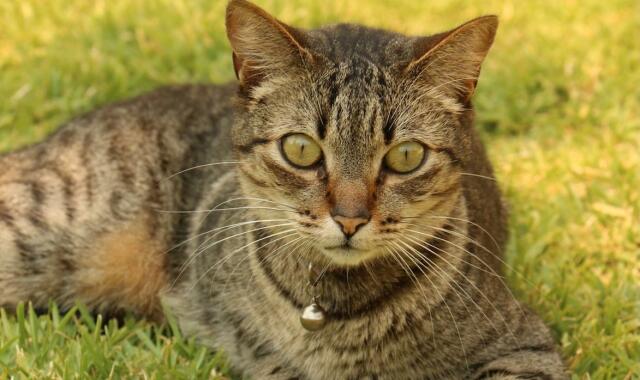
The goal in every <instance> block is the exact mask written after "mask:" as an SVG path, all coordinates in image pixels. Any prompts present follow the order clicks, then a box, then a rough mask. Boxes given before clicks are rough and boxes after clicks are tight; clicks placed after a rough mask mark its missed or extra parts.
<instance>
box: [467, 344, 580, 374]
mask: <svg viewBox="0 0 640 380" xmlns="http://www.w3.org/2000/svg"><path fill="white" fill-rule="evenodd" d="M568 378H569V377H568V374H567V373H566V372H565V370H564V365H563V363H562V359H561V358H560V355H559V354H558V353H557V352H555V350H554V349H553V347H546V346H545V347H530V348H519V349H517V350H515V351H514V352H512V353H511V354H508V355H506V356H503V357H501V358H498V359H495V360H492V361H490V362H489V363H487V364H485V365H484V366H482V367H481V368H480V369H479V370H478V371H476V372H475V373H474V375H473V376H471V379H473V380H521V379H522V380H524V379H527V380H564V379H568Z"/></svg>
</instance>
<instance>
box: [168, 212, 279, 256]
mask: <svg viewBox="0 0 640 380" xmlns="http://www.w3.org/2000/svg"><path fill="white" fill-rule="evenodd" d="M284 221H289V219H263V220H250V221H247V222H240V223H234V224H231V225H227V226H221V227H216V228H213V229H211V230H208V231H205V232H201V233H199V234H196V235H193V236H191V237H190V238H188V239H186V240H183V241H182V242H180V243H178V244H176V245H174V246H173V247H171V248H169V249H168V250H166V251H165V252H164V253H163V254H165V255H166V254H168V253H170V252H171V251H173V250H174V249H176V248H179V247H181V246H183V245H185V244H187V243H189V242H190V241H192V240H194V239H197V238H199V237H201V236H204V235H207V234H211V233H214V232H218V231H219V232H223V231H227V230H230V229H232V228H236V227H241V226H244V225H247V224H252V223H267V222H284Z"/></svg>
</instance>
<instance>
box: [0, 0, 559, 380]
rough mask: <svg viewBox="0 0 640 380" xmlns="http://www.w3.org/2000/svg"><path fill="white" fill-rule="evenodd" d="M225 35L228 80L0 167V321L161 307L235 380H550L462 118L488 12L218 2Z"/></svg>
mask: <svg viewBox="0 0 640 380" xmlns="http://www.w3.org/2000/svg"><path fill="white" fill-rule="evenodd" d="M226 24H227V34H228V37H229V41H230V43H231V46H232V48H233V64H234V67H235V70H236V74H237V77H238V83H235V84H229V85H222V86H220V85H189V86H178V87H169V88H163V89H159V90H157V91H154V92H152V93H150V94H146V95H143V96H140V97H138V98H135V99H133V100H129V101H125V102H122V103H118V104H114V105H110V106H107V107H104V108H101V109H99V110H97V111H94V112H91V113H89V114H87V115H84V116H81V117H79V118H77V119H75V120H73V121H71V122H69V123H68V124H66V125H64V126H63V127H61V128H60V129H59V130H58V131H57V132H56V133H55V134H53V135H52V136H51V137H50V138H49V139H48V140H47V141H45V142H43V143H40V144H37V145H34V146H31V147H28V148H25V149H22V150H20V151H16V152H13V153H9V154H7V155H4V156H2V157H0V167H1V168H2V170H1V171H0V249H1V252H0V304H1V305H2V306H4V307H6V308H10V309H11V308H15V306H16V304H17V303H18V302H21V301H31V302H33V304H34V305H36V306H37V307H46V306H47V305H48V302H49V301H50V300H55V301H56V302H57V303H58V304H60V305H62V306H63V307H69V306H70V305H72V304H73V303H74V302H76V301H81V302H84V303H86V304H87V305H89V307H91V308H92V310H94V311H95V312H96V313H114V312H119V311H122V310H126V311H130V312H134V313H138V314H139V315H142V316H146V317H150V318H162V311H161V310H163V307H162V306H161V305H164V307H166V308H167V309H168V310H170V311H171V312H172V313H173V314H175V315H176V317H177V318H178V321H179V322H180V325H181V327H182V328H183V329H184V330H185V332H187V333H189V334H193V335H195V336H196V337H197V338H198V339H199V340H200V341H201V342H203V343H204V344H206V345H210V346H211V347H215V348H221V349H223V350H224V351H225V352H226V353H227V355H228V356H229V358H230V360H231V363H232V365H233V367H234V368H235V371H237V372H238V373H242V374H243V376H247V377H250V378H253V379H462V378H465V379H565V378H567V374H566V372H565V369H564V365H563V363H562V360H561V357H560V355H559V354H558V353H557V352H556V350H555V348H554V342H553V341H552V338H551V336H550V333H549V331H548V329H547V328H546V327H545V325H544V324H543V322H542V321H541V320H540V319H539V318H538V317H537V316H536V315H535V314H534V313H532V312H531V311H530V310H529V309H528V308H527V307H526V306H523V305H521V304H519V303H518V302H517V301H516V300H515V299H514V298H513V296H512V294H511V292H510V291H509V289H508V288H507V286H506V285H505V283H504V281H503V279H502V275H501V273H502V269H501V267H502V266H503V265H502V259H501V254H502V251H503V247H504V244H505V240H506V235H507V234H506V231H507V229H506V219H507V217H506V212H505V208H504V205H503V203H502V201H501V197H500V192H499V190H498V188H497V185H496V183H495V181H494V180H493V172H492V169H491V165H490V164H489V162H488V160H487V156H486V154H485V151H484V148H483V145H482V143H481V142H480V139H479V138H478V135H477V133H476V131H475V130H474V128H473V126H472V124H473V118H474V113H473V110H472V107H471V102H470V99H471V97H472V95H473V92H474V88H475V86H476V81H477V78H478V75H479V71H480V65H481V62H482V60H483V59H484V57H485V55H486V54H487V51H488V50H489V47H490V46H491V44H492V42H493V39H494V34H495V32H496V28H497V25H498V22H497V19H496V17H494V16H487V17H481V18H478V19H475V20H472V21H469V22H467V23H465V24H463V25H461V26H459V27H457V28H455V29H453V30H451V31H448V32H445V33H440V34H436V35H433V36H429V37H407V36H404V35H400V34H397V33H392V32H388V31H384V30H377V29H372V28H368V27H364V26H359V25H351V24H341V25H334V26H329V27H324V28H320V29H315V30H302V29H298V28H294V27H291V26H288V25H286V24H284V23H282V22H280V21H278V20H276V19H275V18H273V17H272V16H270V15H269V14H267V13H266V12H265V11H263V10H261V9H260V8H258V7H256V6H255V5H253V4H250V3H248V2H247V1H245V0H232V1H231V2H230V3H229V5H228V8H227V14H226ZM309 305H312V306H309ZM309 307H311V309H309ZM305 308H306V309H305ZM303 310H305V316H304V317H303V318H302V322H305V321H306V322H309V321H311V322H313V323H315V324H312V325H306V326H307V328H309V329H311V330H313V331H309V330H307V329H305V328H304V327H303V326H302V325H301V313H303Z"/></svg>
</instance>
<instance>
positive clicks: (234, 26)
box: [226, 0, 312, 90]
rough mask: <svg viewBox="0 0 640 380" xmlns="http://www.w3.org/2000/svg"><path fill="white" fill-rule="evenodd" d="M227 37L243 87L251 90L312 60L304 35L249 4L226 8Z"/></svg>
mask: <svg viewBox="0 0 640 380" xmlns="http://www.w3.org/2000/svg"><path fill="white" fill-rule="evenodd" d="M226 26H227V37H228V38H229V42H230V43H231V47H232V49H233V66H234V69H235V71H236V76H237V77H238V80H239V81H240V85H241V86H242V87H243V88H244V89H245V90H248V89H250V88H252V87H254V86H256V85H257V84H259V83H260V81H261V80H263V79H264V78H265V77H267V76H269V75H271V74H273V73H276V72H290V71H292V70H295V69H296V68H298V67H300V65H301V64H303V63H304V60H311V59H312V55H311V53H310V52H309V51H308V50H307V49H306V48H305V47H304V46H303V41H304V35H303V33H302V32H301V31H299V30H297V29H295V28H293V27H290V26H288V25H286V24H284V23H282V22H280V21H278V20H276V19H275V18H274V17H273V16H271V15H270V14H268V13H267V12H265V11H264V10H262V9H261V8H259V7H257V6H255V5H253V4H251V3H250V2H248V1H246V0H231V1H230V2H229V5H228V6H227V17H226Z"/></svg>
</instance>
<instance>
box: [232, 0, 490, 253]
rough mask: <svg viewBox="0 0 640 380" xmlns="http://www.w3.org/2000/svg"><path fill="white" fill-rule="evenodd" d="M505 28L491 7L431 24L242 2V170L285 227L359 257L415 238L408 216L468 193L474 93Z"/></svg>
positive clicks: (420, 215) (236, 40)
mask: <svg viewBox="0 0 640 380" xmlns="http://www.w3.org/2000/svg"><path fill="white" fill-rule="evenodd" d="M496 28H497V19H496V17H493V16H487V17H482V18H478V19H475V20H472V21H470V22H468V23H465V24H463V25H462V26H459V27H457V28H455V29H453V30H451V31H448V32H445V33H441V34H437V35H434V36H429V37H407V36H403V35H400V34H396V33H392V32H388V31H383V30H376V29H371V28H367V27H363V26H357V25H335V26H330V27H326V28H322V29H317V30H301V29H297V28H293V27H291V26H288V25H285V24H284V23H282V22H280V21H278V20H276V19H275V18H273V17H272V16H270V15H269V14H267V13H266V12H265V11H263V10H262V9H260V8H258V7H256V6H255V5H252V4H250V3H248V2H246V1H244V0H233V1H231V3H230V4H229V6H228V9H227V34H228V37H229V40H230V42H231V46H232V48H233V62H234V67H235V70H236V74H237V76H238V79H239V82H240V87H239V88H240V93H239V99H240V105H239V106H240V108H241V109H242V112H240V113H239V116H238V117H237V120H236V124H235V125H234V131H233V138H234V144H235V150H236V152H237V156H238V159H239V161H240V162H241V163H240V164H239V175H240V178H241V183H242V186H243V190H244V193H245V195H246V197H247V198H255V199H253V200H252V202H251V204H252V207H255V209H254V211H255V212H254V214H255V215H256V216H257V217H259V218H261V219H263V220H265V224H266V225H267V226H269V225H272V226H277V227H273V231H271V232H273V233H274V234H280V235H274V239H275V236H280V239H281V243H279V244H280V245H283V244H290V248H289V249H288V250H291V249H294V247H296V246H300V245H301V244H303V243H306V244H307V246H312V247H315V248H316V250H315V251H317V252H320V255H322V256H324V257H325V258H329V259H330V260H331V261H332V262H334V263H336V264H338V265H358V264H360V263H362V262H365V261H367V260H371V259H374V258H378V257H383V256H385V255H387V254H392V253H393V251H394V249H395V248H394V247H397V246H401V244H411V243H410V241H408V240H407V239H403V238H402V236H403V235H406V234H407V230H409V229H411V230H413V231H420V230H424V231H427V232H429V227H433V228H439V227H442V223H443V221H442V220H441V219H442V218H441V219H438V217H445V216H448V215H450V214H451V213H452V211H453V210H454V208H455V207H457V206H458V204H459V201H460V195H461V191H462V189H461V185H460V182H461V181H460V167H459V160H460V156H465V155H468V152H469V150H470V149H471V148H470V147H469V146H468V144H469V141H468V140H469V139H468V135H469V133H470V131H469V129H470V128H471V126H470V125H469V124H470V120H471V115H472V111H471V110H470V98H471V96H472V94H473V91H474V89H475V85H476V81H477V78H478V75H479V71H480V65H481V62H482V60H483V59H484V57H485V55H486V53H487V51H488V49H489V47H490V46H491V44H492V42H493V38H494V34H495V31H496ZM427 216H431V218H428V217H427ZM274 231H275V232H274ZM431 232H433V231H431ZM287 237H288V238H287ZM296 238H300V239H298V240H297V242H294V239H296Z"/></svg>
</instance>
